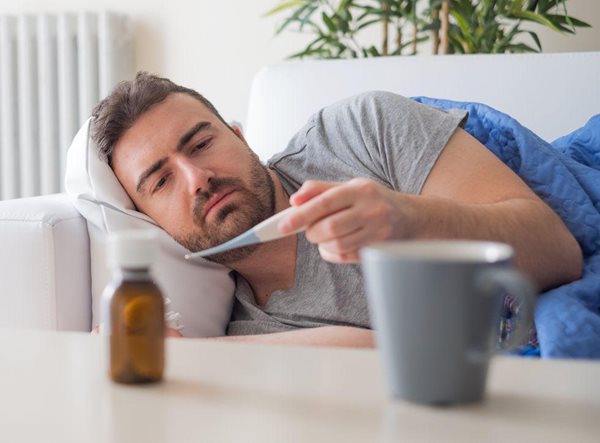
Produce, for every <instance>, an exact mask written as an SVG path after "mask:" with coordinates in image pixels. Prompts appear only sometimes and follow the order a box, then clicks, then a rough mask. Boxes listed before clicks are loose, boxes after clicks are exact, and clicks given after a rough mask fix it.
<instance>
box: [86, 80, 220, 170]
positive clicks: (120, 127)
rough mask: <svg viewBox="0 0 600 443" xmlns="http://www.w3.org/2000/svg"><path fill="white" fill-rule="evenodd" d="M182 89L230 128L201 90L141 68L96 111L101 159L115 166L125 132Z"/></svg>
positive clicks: (95, 134)
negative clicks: (120, 141) (116, 146)
mask: <svg viewBox="0 0 600 443" xmlns="http://www.w3.org/2000/svg"><path fill="white" fill-rule="evenodd" d="M178 92H179V93H183V94H187V95H189V96H191V97H194V98H196V99H198V100H199V101H200V102H201V103H203V104H204V106H206V107H207V108H208V110H209V111H210V112H212V113H213V114H215V115H216V116H217V117H218V118H219V120H221V121H222V122H223V123H225V125H226V126H228V127H229V125H228V124H227V122H225V120H223V117H221V114H219V111H217V109H216V108H215V107H214V106H213V105H212V103H211V102H209V101H208V100H207V99H206V98H204V96H202V95H201V94H199V93H198V92H196V91H194V90H193V89H190V88H186V87H184V86H179V85H177V84H175V83H173V82H172V81H171V80H169V79H166V78H162V77H158V76H156V75H153V74H149V73H147V72H144V71H139V72H138V73H137V74H136V76H135V78H134V79H133V80H128V81H122V82H120V83H119V84H117V86H115V88H114V89H113V90H112V92H111V93H110V94H109V95H108V97H106V98H105V99H103V100H102V101H101V102H100V103H98V104H97V105H96V107H95V108H94V110H93V111H92V125H91V136H92V140H93V141H94V142H95V143H96V145H97V146H98V154H99V155H100V158H102V159H103V160H104V161H106V162H107V163H108V164H109V165H110V166H111V167H112V153H113V149H114V147H115V144H116V143H117V142H118V141H119V138H121V136H122V135H123V133H125V131H127V130H128V129H129V128H131V126H133V124H134V123H135V121H136V120H137V119H138V118H139V117H140V115H142V114H143V113H144V112H146V111H148V110H149V109H150V108H151V107H152V106H154V105H156V104H157V103H160V102H162V101H163V100H165V99H166V98H167V97H168V96H169V95H170V94H174V93H178Z"/></svg>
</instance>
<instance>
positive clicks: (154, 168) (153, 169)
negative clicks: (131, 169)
mask: <svg viewBox="0 0 600 443" xmlns="http://www.w3.org/2000/svg"><path fill="white" fill-rule="evenodd" d="M166 162H167V159H166V158H162V159H160V160H159V161H157V162H155V163H153V164H152V166H150V167H149V168H148V169H146V170H145V171H144V172H142V175H140V178H139V180H138V183H137V186H136V187H135V190H136V192H137V193H138V194H139V193H140V192H141V191H142V187H143V186H144V183H145V182H146V180H148V178H150V176H151V175H152V174H154V173H155V172H157V171H159V170H160V169H161V168H162V167H163V166H164V165H165V163H166Z"/></svg>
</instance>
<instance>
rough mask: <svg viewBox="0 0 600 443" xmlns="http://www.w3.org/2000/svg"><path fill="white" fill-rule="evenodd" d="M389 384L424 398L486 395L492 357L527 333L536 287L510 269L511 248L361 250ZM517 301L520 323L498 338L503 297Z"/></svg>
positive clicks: (386, 246)
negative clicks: (505, 335) (503, 336)
mask: <svg viewBox="0 0 600 443" xmlns="http://www.w3.org/2000/svg"><path fill="white" fill-rule="evenodd" d="M360 256H361V265H362V270H363V274H364V278H365V286H366V291H367V297H368V301H369V310H370V315H371V323H372V325H373V327H374V329H375V330H376V337H377V342H378V346H379V347H380V349H381V355H382V358H383V366H384V372H385V376H386V379H387V381H388V385H389V386H390V387H391V391H392V394H393V396H394V397H397V398H401V399H404V400H408V401H413V402H417V403H424V404H438V405H444V404H453V403H463V402H472V401H478V400H481V399H482V398H483V395H484V391H485V381H486V377H487V371H488V364H489V359H490V358H491V357H492V356H493V355H494V354H495V353H497V352H502V351H507V350H510V349H513V348H515V347H516V346H518V345H520V344H522V343H523V342H525V341H526V339H527V334H528V332H529V328H530V326H531V324H532V319H533V309H534V306H535V297H536V292H535V289H534V287H533V285H532V283H531V282H530V280H529V279H528V278H526V277H525V276H524V275H523V274H522V273H520V272H518V271H516V270H514V269H512V268H511V260H512V256H513V250H512V248H511V247H510V246H508V245H506V244H502V243H492V242H478V241H445V240H442V241H404V242H386V243H379V244H373V245H370V246H368V247H365V248H362V249H361V251H360ZM505 292H506V293H508V294H510V295H511V296H512V297H514V298H515V299H516V301H517V303H516V305H517V310H516V311H517V313H516V320H517V321H516V327H515V328H514V329H513V330H512V331H511V333H510V335H509V337H508V339H503V340H501V339H500V336H499V332H500V314H501V307H502V304H503V296H504V294H505Z"/></svg>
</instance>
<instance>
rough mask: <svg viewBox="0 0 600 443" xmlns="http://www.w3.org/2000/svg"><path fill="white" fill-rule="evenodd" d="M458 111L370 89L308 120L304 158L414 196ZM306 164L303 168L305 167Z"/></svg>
mask: <svg viewBox="0 0 600 443" xmlns="http://www.w3.org/2000/svg"><path fill="white" fill-rule="evenodd" d="M466 119H467V114H466V112H465V111H463V110H458V109H457V110H451V111H448V112H446V111H444V110H440V109H436V108H432V107H430V106H426V105H423V104H420V103H417V102H415V101H413V100H411V99H408V98H406V97H403V96H400V95H397V94H393V93H391V92H382V91H374V92H367V93H363V94H359V95H356V96H354V97H350V98H348V99H345V100H342V101H340V102H338V103H335V104H333V105H331V106H328V107H326V108H324V109H322V110H321V111H319V112H318V113H316V114H315V115H313V117H312V118H311V121H310V122H309V124H310V125H311V126H310V127H309V129H308V131H307V132H306V143H305V144H306V149H308V150H309V152H305V153H304V154H305V158H306V159H307V160H308V161H310V163H313V164H315V166H318V164H321V165H331V170H332V174H335V172H334V171H336V169H337V170H339V171H347V170H350V171H353V174H354V176H357V177H360V176H363V177H372V178H376V179H378V180H379V181H381V182H383V183H386V184H388V185H389V186H390V187H391V188H393V189H395V190H397V191H401V192H407V193H413V194H417V193H419V192H420V191H421V188H422V186H423V184H424V183H425V180H426V178H427V176H428V175H429V172H430V171H431V169H432V168H433V165H434V164H435V161H436V160H437V158H438V156H439V154H440V153H441V151H442V150H443V148H444V147H445V146H446V144H447V143H448V140H449V139H450V137H451V135H452V134H453V133H454V131H455V130H456V128H457V127H459V126H463V125H464V124H465V122H466ZM305 166H306V165H305Z"/></svg>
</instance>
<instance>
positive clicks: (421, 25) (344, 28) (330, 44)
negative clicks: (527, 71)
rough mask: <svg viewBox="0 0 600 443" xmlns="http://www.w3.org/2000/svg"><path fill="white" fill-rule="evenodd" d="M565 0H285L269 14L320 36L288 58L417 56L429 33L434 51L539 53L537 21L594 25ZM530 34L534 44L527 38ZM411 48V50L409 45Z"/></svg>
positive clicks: (569, 28) (561, 26)
mask: <svg viewBox="0 0 600 443" xmlns="http://www.w3.org/2000/svg"><path fill="white" fill-rule="evenodd" d="M566 2H567V0H287V1H284V2H281V3H280V4H279V5H277V6H276V7H274V8H273V9H272V10H270V11H269V12H268V13H267V14H266V15H275V14H281V13H283V12H287V13H289V15H288V16H287V17H286V18H285V19H284V20H283V22H282V23H281V24H280V25H279V26H278V28H277V30H276V34H279V33H281V32H283V31H284V30H291V31H296V32H302V33H308V34H312V35H313V36H314V39H312V40H311V41H310V43H309V44H308V45H307V46H306V47H305V48H304V49H302V50H301V51H298V52H296V53H294V54H292V55H290V56H289V58H303V57H311V58H356V57H370V56H374V57H376V56H381V55H401V54H407V53H409V54H416V53H417V50H418V44H419V43H421V42H423V41H426V40H429V39H431V44H432V50H433V53H434V54H447V53H502V52H537V51H541V50H542V44H541V42H540V39H539V37H538V36H537V34H536V33H535V32H534V31H532V30H530V29H525V28H524V27H523V26H524V24H526V23H527V22H530V23H538V24H540V25H542V26H546V27H548V28H551V29H553V30H555V31H557V32H561V33H568V34H574V33H575V28H577V27H588V26H589V25H588V24H587V23H585V22H583V21H581V20H578V19H576V18H574V17H571V16H569V15H568V12H567V6H566ZM372 26H380V28H381V35H382V38H381V45H380V46H376V45H373V44H361V38H360V35H359V34H360V33H361V32H362V31H363V30H364V29H366V28H369V27H372ZM522 34H527V35H528V36H529V37H530V38H531V40H532V41H533V43H534V45H535V47H534V46H531V45H530V44H527V43H525V42H524V41H523V39H522V38H521V35H522ZM407 50H408V51H407Z"/></svg>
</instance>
